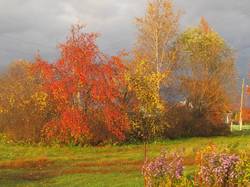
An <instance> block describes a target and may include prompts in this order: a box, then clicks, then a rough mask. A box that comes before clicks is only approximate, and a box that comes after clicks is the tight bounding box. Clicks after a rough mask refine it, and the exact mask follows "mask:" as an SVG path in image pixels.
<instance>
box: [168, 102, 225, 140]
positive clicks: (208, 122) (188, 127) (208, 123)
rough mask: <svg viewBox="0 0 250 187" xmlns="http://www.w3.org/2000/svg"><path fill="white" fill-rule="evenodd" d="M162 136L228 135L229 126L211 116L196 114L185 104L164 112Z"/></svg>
mask: <svg viewBox="0 0 250 187" xmlns="http://www.w3.org/2000/svg"><path fill="white" fill-rule="evenodd" d="M165 121H166V123H167V124H168V126H167V127H166V128H165V133H164V136H165V137H168V138H179V137H191V136H219V135H228V134H229V133H230V126H229V125H228V124H225V123H223V122H221V121H220V122H215V121H214V120H212V119H211V117H206V116H197V115H196V112H193V111H192V110H190V108H188V107H187V106H175V107H172V108H171V109H169V110H167V112H166V113H165Z"/></svg>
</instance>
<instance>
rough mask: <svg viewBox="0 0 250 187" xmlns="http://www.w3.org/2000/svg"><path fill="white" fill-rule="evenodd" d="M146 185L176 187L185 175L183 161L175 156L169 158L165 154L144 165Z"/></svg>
mask: <svg viewBox="0 0 250 187" xmlns="http://www.w3.org/2000/svg"><path fill="white" fill-rule="evenodd" d="M142 171H143V175H144V179H145V185H146V186H148V187H154V186H175V185H176V184H177V183H178V182H180V179H181V177H182V175H183V159H182V158H181V157H180V156H179V155H177V154H174V155H173V156H169V157H167V155H166V153H165V152H163V153H161V155H160V156H159V157H157V158H155V159H154V160H152V161H150V162H145V163H144V165H143V170H142Z"/></svg>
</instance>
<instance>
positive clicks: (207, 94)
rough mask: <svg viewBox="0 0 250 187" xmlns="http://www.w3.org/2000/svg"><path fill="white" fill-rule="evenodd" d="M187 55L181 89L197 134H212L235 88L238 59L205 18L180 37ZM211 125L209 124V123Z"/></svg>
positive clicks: (223, 118)
mask: <svg viewBox="0 0 250 187" xmlns="http://www.w3.org/2000/svg"><path fill="white" fill-rule="evenodd" d="M179 41H180V43H181V49H182V55H183V60H182V62H183V64H182V65H183V73H182V74H181V75H180V77H179V78H180V81H181V88H180V90H181V92H182V94H183V98H184V99H185V102H184V103H183V104H185V106H186V107H187V108H188V110H189V112H190V115H191V116H192V117H193V122H190V123H196V127H194V126H193V127H191V124H190V128H193V131H194V129H195V128H196V129H197V130H196V133H198V135H201V134H209V133H216V132H211V131H210V130H211V129H212V126H218V125H222V124H223V123H224V121H225V114H226V113H227V112H228V111H229V110H230V104H231V103H232V98H233V94H234V90H235V89H234V88H235V76H236V69H235V58H234V52H233V50H232V49H231V48H230V47H229V46H228V44H227V43H226V42H225V40H224V39H223V38H222V37H221V36H220V35H219V34H218V33H217V32H215V31H214V30H213V29H212V28H211V27H210V26H209V25H208V23H207V22H206V20H205V19H204V18H202V19H201V22H200V25H199V26H198V27H195V28H190V29H187V30H186V31H185V32H184V33H182V35H181V36H180V39H179ZM208 124H209V126H206V125H208Z"/></svg>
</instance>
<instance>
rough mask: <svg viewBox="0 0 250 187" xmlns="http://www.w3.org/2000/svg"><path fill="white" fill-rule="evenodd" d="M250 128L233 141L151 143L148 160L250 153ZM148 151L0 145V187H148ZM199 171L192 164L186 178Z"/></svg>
mask: <svg viewBox="0 0 250 187" xmlns="http://www.w3.org/2000/svg"><path fill="white" fill-rule="evenodd" d="M249 127H250V126H244V129H245V130H244V131H243V132H239V131H238V129H237V128H238V127H237V126H234V128H233V129H234V132H233V134H232V135H230V136H228V137H211V138H187V139H179V140H165V141H162V142H155V143H151V144H150V145H149V146H148V148H149V157H150V158H153V157H155V156H157V155H159V153H160V152H161V150H166V151H167V152H175V151H178V152H181V153H182V154H183V156H184V157H185V158H186V159H187V160H188V159H193V158H194V156H195V152H196V151H197V150H199V149H201V148H202V147H205V146H206V145H208V144H211V143H213V144H216V145H217V147H218V149H220V150H223V149H229V150H231V151H233V152H235V153H240V152H242V151H245V152H247V153H249V152H250V133H249V129H250V128H249ZM142 162H143V145H123V146H104V147H67V146H64V147H59V146H52V147H47V146H39V145H17V144H4V143H1V144H0V186H6V187H8V186H10V187H12V186H20V187H24V186H25V187H26V186H53V187H54V186H56V187H57V186H58V187H59V186H60V187H61V186H87V187H97V186H98V187H99V186H100V187H101V186H143V178H142V176H141V174H140V167H141V165H142ZM194 168H195V165H193V164H192V163H189V165H188V166H187V167H186V169H185V174H187V175H188V174H189V173H192V172H193V170H194Z"/></svg>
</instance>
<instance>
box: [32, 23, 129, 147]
mask: <svg viewBox="0 0 250 187" xmlns="http://www.w3.org/2000/svg"><path fill="white" fill-rule="evenodd" d="M81 29H82V27H81V26H79V25H76V26H73V27H72V29H71V33H70V35H69V36H68V38H67V41H66V42H65V43H63V44H61V45H60V46H59V49H60V52H61V55H60V58H59V59H58V60H57V61H56V62H55V63H53V64H49V63H48V62H46V61H44V60H42V59H41V58H40V57H37V58H36V66H35V67H36V68H35V72H36V73H39V75H40V76H41V77H42V78H43V85H44V89H45V90H46V92H47V93H48V95H49V96H50V97H51V98H52V100H53V101H54V102H55V103H56V105H57V109H56V110H57V111H56V114H57V115H55V116H54V117H53V118H52V119H51V121H50V122H49V123H48V124H47V125H46V126H45V129H44V133H45V135H46V137H47V138H48V139H54V138H55V139H56V140H59V141H60V142H66V143H67V142H69V141H72V140H73V141H74V142H75V143H86V141H88V142H90V143H100V142H103V141H109V140H119V141H122V140H124V139H125V132H126V131H127V130H128V129H129V124H128V119H127V115H126V110H125V104H124V103H123V93H122V89H123V87H124V86H125V80H124V73H125V66H124V65H123V64H122V62H121V56H113V57H108V56H106V55H104V54H103V53H101V52H100V50H99V49H98V47H97V45H96V38H97V35H96V34H94V33H82V32H81Z"/></svg>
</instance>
